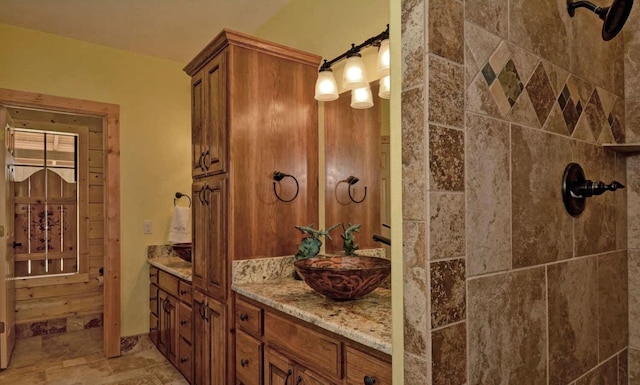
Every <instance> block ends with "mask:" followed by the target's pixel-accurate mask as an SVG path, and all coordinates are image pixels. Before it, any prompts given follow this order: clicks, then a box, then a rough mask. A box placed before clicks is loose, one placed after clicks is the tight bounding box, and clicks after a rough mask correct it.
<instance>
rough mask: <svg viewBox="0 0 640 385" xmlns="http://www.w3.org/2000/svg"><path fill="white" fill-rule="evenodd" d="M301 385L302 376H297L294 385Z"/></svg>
mask: <svg viewBox="0 0 640 385" xmlns="http://www.w3.org/2000/svg"><path fill="white" fill-rule="evenodd" d="M300 384H302V376H298V381H296V385H300Z"/></svg>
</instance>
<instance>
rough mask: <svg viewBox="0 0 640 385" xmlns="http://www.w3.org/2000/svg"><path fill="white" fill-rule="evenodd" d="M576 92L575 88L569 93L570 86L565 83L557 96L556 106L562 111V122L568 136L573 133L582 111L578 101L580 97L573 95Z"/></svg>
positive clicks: (580, 103)
mask: <svg viewBox="0 0 640 385" xmlns="http://www.w3.org/2000/svg"><path fill="white" fill-rule="evenodd" d="M576 92H577V89H575V87H574V92H572V91H571V88H570V85H569V84H568V82H567V83H565V85H564V87H563V88H562V92H561V93H560V95H559V96H558V105H559V106H560V109H561V110H562V116H563V117H564V122H565V123H566V124H567V129H568V130H569V135H573V131H574V129H575V128H576V124H577V123H578V120H579V119H580V116H581V115H582V111H583V109H584V108H583V106H582V102H581V101H580V96H579V95H577V94H575V93H576ZM576 100H577V102H576Z"/></svg>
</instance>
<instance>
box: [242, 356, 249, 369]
mask: <svg viewBox="0 0 640 385" xmlns="http://www.w3.org/2000/svg"><path fill="white" fill-rule="evenodd" d="M248 365H249V360H247V359H246V358H243V359H241V360H240V366H242V367H243V368H244V367H245V366H248Z"/></svg>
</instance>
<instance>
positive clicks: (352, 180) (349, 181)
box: [347, 175, 367, 203]
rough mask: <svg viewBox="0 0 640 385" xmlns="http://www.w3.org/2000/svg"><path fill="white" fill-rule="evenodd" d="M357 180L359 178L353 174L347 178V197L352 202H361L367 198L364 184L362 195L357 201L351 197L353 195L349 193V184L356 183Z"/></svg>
mask: <svg viewBox="0 0 640 385" xmlns="http://www.w3.org/2000/svg"><path fill="white" fill-rule="evenodd" d="M359 181H360V179H358V178H356V177H355V176H353V175H352V176H350V177H348V178H347V183H348V184H349V199H351V201H352V202H353V203H362V202H364V200H365V199H366V198H367V186H364V196H363V197H362V199H360V200H359V201H358V200H355V199H353V195H351V186H353V185H354V184H356V183H358V182H359Z"/></svg>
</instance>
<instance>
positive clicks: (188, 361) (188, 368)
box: [178, 338, 193, 383]
mask: <svg viewBox="0 0 640 385" xmlns="http://www.w3.org/2000/svg"><path fill="white" fill-rule="evenodd" d="M178 369H180V373H182V375H183V376H184V377H185V378H186V379H187V381H189V383H191V378H192V377H193V348H192V346H191V344H190V343H188V342H187V341H185V340H184V339H182V338H180V347H179V348H178Z"/></svg>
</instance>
